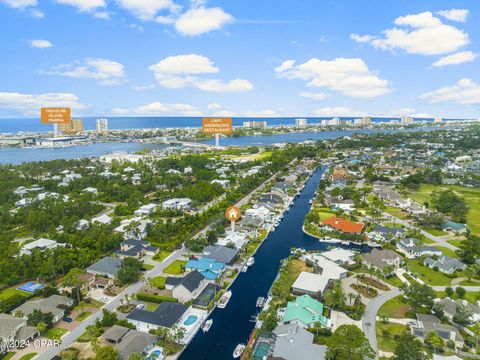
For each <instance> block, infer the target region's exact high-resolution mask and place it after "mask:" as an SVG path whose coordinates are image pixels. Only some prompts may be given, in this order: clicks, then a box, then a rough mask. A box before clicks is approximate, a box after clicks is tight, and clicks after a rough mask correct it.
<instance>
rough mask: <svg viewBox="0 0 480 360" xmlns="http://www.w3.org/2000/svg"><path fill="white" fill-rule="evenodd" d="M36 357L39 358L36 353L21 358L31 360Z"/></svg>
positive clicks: (21, 359)
mask: <svg viewBox="0 0 480 360" xmlns="http://www.w3.org/2000/svg"><path fill="white" fill-rule="evenodd" d="M35 356H37V353H36V352H33V353H30V354H25V355H23V356H22V357H21V358H20V360H30V359H33V358H34V357H35Z"/></svg>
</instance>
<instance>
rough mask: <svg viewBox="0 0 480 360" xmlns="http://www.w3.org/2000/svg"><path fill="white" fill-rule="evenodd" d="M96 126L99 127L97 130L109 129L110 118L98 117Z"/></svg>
mask: <svg viewBox="0 0 480 360" xmlns="http://www.w3.org/2000/svg"><path fill="white" fill-rule="evenodd" d="M96 128H97V132H103V131H108V119H107V118H103V119H97V122H96Z"/></svg>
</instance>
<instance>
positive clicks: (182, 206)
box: [162, 198, 192, 211]
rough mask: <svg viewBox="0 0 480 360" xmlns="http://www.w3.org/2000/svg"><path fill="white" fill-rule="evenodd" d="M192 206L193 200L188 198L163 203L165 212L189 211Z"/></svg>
mask: <svg viewBox="0 0 480 360" xmlns="http://www.w3.org/2000/svg"><path fill="white" fill-rule="evenodd" d="M191 206H192V200H190V199H188V198H176V199H170V200H166V201H164V202H163V203H162V209H163V210H183V211H185V210H189V209H190V208H191Z"/></svg>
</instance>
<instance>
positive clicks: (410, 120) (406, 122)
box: [400, 116, 413, 125]
mask: <svg viewBox="0 0 480 360" xmlns="http://www.w3.org/2000/svg"><path fill="white" fill-rule="evenodd" d="M400 123H401V124H403V125H410V124H413V118H412V117H411V116H402V118H401V119H400Z"/></svg>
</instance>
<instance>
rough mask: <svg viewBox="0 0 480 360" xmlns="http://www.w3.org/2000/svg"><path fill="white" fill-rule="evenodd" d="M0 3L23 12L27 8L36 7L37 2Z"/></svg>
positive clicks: (10, 0)
mask: <svg viewBox="0 0 480 360" xmlns="http://www.w3.org/2000/svg"><path fill="white" fill-rule="evenodd" d="M0 3H4V4H5V5H7V6H9V7H11V8H13V9H19V10H23V9H25V8H27V7H29V6H37V4H38V1H37V0H0Z"/></svg>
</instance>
